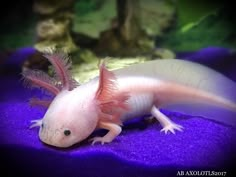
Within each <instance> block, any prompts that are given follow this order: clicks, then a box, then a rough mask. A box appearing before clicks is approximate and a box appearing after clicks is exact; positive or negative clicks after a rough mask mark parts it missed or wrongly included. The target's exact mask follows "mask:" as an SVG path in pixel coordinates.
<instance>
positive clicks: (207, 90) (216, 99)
mask: <svg viewBox="0 0 236 177" xmlns="http://www.w3.org/2000/svg"><path fill="white" fill-rule="evenodd" d="M115 73H116V74H117V75H120V76H140V75H141V76H145V77H150V78H154V79H155V78H156V79H158V80H162V81H164V82H165V83H166V82H167V83H175V84H177V85H180V86H182V87H185V88H186V89H182V91H183V90H185V91H184V92H182V94H180V93H179V96H180V97H179V102H178V104H166V105H165V106H164V105H163V107H164V108H170V109H171V110H174V111H179V112H183V113H187V114H191V115H200V116H203V117H206V118H210V119H213V120H216V121H220V122H224V123H226V124H229V125H234V126H236V83H235V82H233V81H232V80H230V79H229V78H227V77H225V76H224V75H223V74H221V73H219V72H217V71H215V70H213V69H211V68H209V67H206V66H203V65H201V64H197V63H194V62H190V61H185V60H179V59H165V60H153V61H149V62H145V63H141V64H135V65H132V66H129V67H127V68H123V69H119V70H116V71H115ZM189 88H192V90H191V89H189ZM169 90H170V91H171V90H172V91H174V90H173V88H170V89H169ZM186 90H188V91H189V93H187V92H186ZM179 91H180V90H179ZM191 92H192V93H191ZM171 93H172V94H174V93H173V92H170V93H169V95H171ZM194 93H195V96H194ZM163 95H168V94H163ZM187 95H189V97H187ZM175 99H176V98H175ZM181 99H186V100H185V101H184V100H181ZM177 100H178V99H177ZM204 101H205V102H204ZM203 102H204V103H207V104H202V103H203Z"/></svg>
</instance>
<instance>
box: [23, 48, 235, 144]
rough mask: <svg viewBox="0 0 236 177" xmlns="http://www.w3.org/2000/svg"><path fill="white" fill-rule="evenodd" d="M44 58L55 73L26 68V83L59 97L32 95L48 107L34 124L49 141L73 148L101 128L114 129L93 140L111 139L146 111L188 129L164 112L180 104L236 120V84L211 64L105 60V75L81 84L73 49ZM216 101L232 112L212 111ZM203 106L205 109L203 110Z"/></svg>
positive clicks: (169, 126)
mask: <svg viewBox="0 0 236 177" xmlns="http://www.w3.org/2000/svg"><path fill="white" fill-rule="evenodd" d="M44 57H45V58H47V59H48V60H49V62H50V63H51V64H52V66H53V71H54V72H53V74H54V75H53V76H52V77H51V76H49V75H48V74H46V73H45V72H43V71H39V70H31V69H25V70H24V71H23V72H22V74H23V78H24V80H25V82H26V84H28V85H30V86H33V87H38V88H41V89H45V90H46V91H48V92H50V93H51V94H52V95H53V96H54V99H53V100H40V99H35V98H34V99H31V104H34V105H43V106H45V107H47V111H46V113H45V115H44V117H43V118H42V119H39V120H32V122H33V124H32V126H31V127H37V126H39V127H40V129H39V138H40V140H41V141H42V142H44V143H46V144H48V145H52V146H56V147H63V148H66V147H70V146H72V145H74V144H76V143H79V142H81V141H83V140H85V139H86V138H88V137H89V136H90V135H91V134H92V133H93V132H94V131H95V130H96V129H106V130H108V132H107V134H105V136H103V137H94V138H92V139H91V141H92V144H94V143H96V142H100V143H102V144H104V143H109V142H112V141H113V140H114V139H115V137H116V136H118V135H119V134H120V133H121V131H122V122H124V121H126V120H129V119H131V118H135V117H138V116H142V115H145V114H151V115H152V116H153V117H154V118H156V119H157V120H158V121H159V122H160V124H161V126H162V127H163V128H162V129H161V132H164V133H168V132H171V133H175V131H176V130H178V131H182V130H183V127H182V126H181V125H178V124H176V123H174V122H173V121H171V120H170V119H169V118H168V117H167V116H166V115H165V114H164V113H162V111H160V108H166V109H167V108H169V109H171V108H172V107H173V106H175V105H177V107H176V108H178V105H181V106H180V107H182V108H188V109H186V113H189V114H198V115H202V116H205V117H207V118H209V119H213V120H215V121H218V122H221V123H225V124H228V125H230V126H235V125H236V114H235V113H236V104H235V101H236V96H235V94H234V93H235V90H236V84H235V83H234V82H233V81H231V80H230V79H228V78H227V77H225V76H223V75H222V74H220V73H219V72H216V71H214V70H212V69H210V68H208V67H206V66H203V65H200V64H197V63H194V62H190V61H184V60H180V59H165V60H152V61H147V62H144V63H139V64H134V65H131V66H128V67H125V68H122V69H118V70H114V71H110V70H108V69H107V67H106V65H105V62H101V63H100V65H99V76H97V77H95V78H94V79H91V80H90V81H88V82H87V83H83V84H81V85H80V84H78V83H77V81H76V80H75V79H74V78H73V77H72V74H71V71H70V68H71V65H72V63H71V61H70V59H69V57H68V55H67V54H65V53H63V52H58V51H54V52H47V53H44ZM196 105H198V106H196ZM210 106H213V107H216V108H223V110H226V114H223V115H220V114H218V113H217V114H215V115H214V114H213V115H211V113H214V111H213V112H212V111H208V110H209V109H208V108H210ZM199 107H201V108H203V109H202V114H201V112H199V109H198V108H199ZM174 108H175V107H173V110H174ZM195 108H196V110H197V111H194V110H195ZM204 108H205V109H204ZM177 110H178V109H177ZM183 110H184V109H183ZM200 111H201V109H200Z"/></svg>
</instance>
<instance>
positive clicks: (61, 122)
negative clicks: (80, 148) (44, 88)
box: [39, 87, 98, 147]
mask: <svg viewBox="0 0 236 177" xmlns="http://www.w3.org/2000/svg"><path fill="white" fill-rule="evenodd" d="M77 90H78V92H77ZM77 90H75V91H71V92H70V91H63V92H61V93H60V94H59V95H58V96H57V97H56V98H55V99H54V100H53V102H52V103H51V105H50V107H49V108H48V110H47V112H46V114H45V116H44V117H43V119H42V122H41V126H40V130H39V138H40V140H41V141H42V142H44V143H46V144H48V145H52V146H56V147H69V146H71V145H73V144H76V143H78V142H81V141H82V140H84V139H86V138H87V137H88V136H89V135H90V134H91V133H92V132H93V131H94V130H95V128H96V125H97V121H98V116H97V114H96V112H97V110H96V109H97V108H96V103H95V102H94V100H93V98H92V97H91V94H90V95H88V94H86V93H88V92H84V91H85V90H84V89H83V87H79V88H77ZM77 93H80V94H77Z"/></svg>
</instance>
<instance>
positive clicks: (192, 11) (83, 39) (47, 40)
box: [0, 0, 236, 72]
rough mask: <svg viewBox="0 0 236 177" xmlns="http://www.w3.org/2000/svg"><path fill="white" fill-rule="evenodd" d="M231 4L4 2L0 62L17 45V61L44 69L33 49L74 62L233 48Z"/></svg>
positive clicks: (181, 0)
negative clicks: (52, 51) (51, 50)
mask: <svg viewBox="0 0 236 177" xmlns="http://www.w3.org/2000/svg"><path fill="white" fill-rule="evenodd" d="M233 7H234V6H233V5H232V4H229V3H226V2H225V1H222V0H215V1H211V0H192V1H189V0H66V1H65V0H18V1H16V2H12V1H6V2H4V5H1V7H0V8H1V10H0V17H1V28H0V41H1V42H0V65H1V64H6V63H7V64H8V66H9V63H10V64H12V63H14V62H15V61H13V59H12V58H14V57H9V56H11V55H12V53H15V52H16V51H18V52H19V51H20V52H22V50H23V53H27V54H28V55H27V57H26V58H25V57H23V58H20V59H19V58H18V61H17V62H18V64H19V65H21V66H23V67H31V68H39V69H44V68H46V67H47V64H48V63H47V61H45V60H44V59H42V57H41V55H40V54H39V52H43V51H45V49H47V48H59V49H62V50H64V51H66V52H68V53H69V54H70V55H71V56H72V60H73V62H74V64H75V65H76V64H80V65H81V64H84V63H85V64H86V63H87V64H91V63H97V60H99V58H101V57H107V56H109V57H114V60H115V58H117V57H119V58H125V59H126V60H125V59H124V60H123V61H122V62H123V63H128V64H130V63H135V62H140V61H143V60H148V59H153V58H176V56H178V55H177V54H179V53H181V52H192V51H197V50H200V49H202V48H206V47H209V46H214V47H223V48H227V49H230V50H231V49H232V51H233V50H234V48H235V46H236V30H235V24H236V23H235V22H236V20H235V18H234V16H235V15H234V11H233V10H234V9H233ZM24 56H26V55H24ZM134 57H135V58H136V59H134ZM10 60H11V61H10ZM115 62H116V63H117V60H115ZM120 62H121V61H120ZM122 66H123V64H122ZM93 67H95V65H93ZM93 67H89V68H90V69H92V68H93ZM83 68H84V66H83ZM80 70H81V69H80ZM83 72H84V70H83Z"/></svg>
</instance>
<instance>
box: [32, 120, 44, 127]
mask: <svg viewBox="0 0 236 177" xmlns="http://www.w3.org/2000/svg"><path fill="white" fill-rule="evenodd" d="M30 122H31V123H33V124H32V125H31V126H30V128H34V127H40V126H41V125H42V119H39V120H31V121H30Z"/></svg>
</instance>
